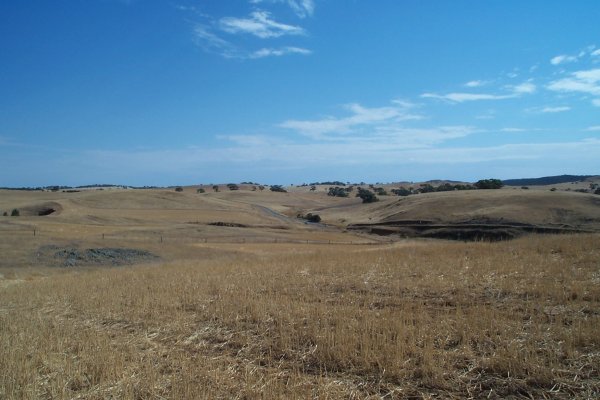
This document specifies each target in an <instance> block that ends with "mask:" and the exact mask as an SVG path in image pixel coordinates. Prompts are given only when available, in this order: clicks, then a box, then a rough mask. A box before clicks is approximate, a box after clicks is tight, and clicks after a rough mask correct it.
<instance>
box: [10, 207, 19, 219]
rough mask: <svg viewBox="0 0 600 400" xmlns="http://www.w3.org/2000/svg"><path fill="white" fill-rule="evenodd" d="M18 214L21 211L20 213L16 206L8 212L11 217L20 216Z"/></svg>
mask: <svg viewBox="0 0 600 400" xmlns="http://www.w3.org/2000/svg"><path fill="white" fill-rule="evenodd" d="M20 215H21V213H20V212H19V210H18V209H16V208H15V209H14V210H12V212H11V213H10V216H11V217H18V216H20Z"/></svg>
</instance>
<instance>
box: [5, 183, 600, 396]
mask: <svg viewBox="0 0 600 400" xmlns="http://www.w3.org/2000/svg"><path fill="white" fill-rule="evenodd" d="M13 208H18V209H20V210H21V211H22V213H21V216H19V217H10V216H7V217H0V371H3V373H2V374H0V398H7V399H12V398H21V399H37V398H57V399H67V398H124V399H139V398H156V399H158V398H172V399H181V398H187V399H196V398H240V399H242V398H244V399H248V398H334V399H337V398H339V399H342V398H344V399H345V398H432V397H438V398H461V397H464V396H465V393H467V394H468V395H469V396H471V397H473V398H484V397H485V398H496V399H499V398H506V397H513V398H544V397H547V398H594V397H598V395H599V394H600V376H599V375H598V370H597V368H596V366H597V365H598V364H600V358H599V357H598V354H600V335H599V334H598V329H597V327H598V325H599V324H600V319H599V318H600V291H599V289H598V288H599V287H600V285H599V281H598V279H599V277H598V261H597V260H598V259H599V258H600V253H599V252H598V249H600V234H598V233H595V234H578V235H562V236H548V235H533V234H532V235H529V236H527V237H524V238H520V239H516V240H512V241H503V242H498V243H487V242H471V243H463V242H456V241H454V242H449V241H445V240H432V239H420V238H418V239H406V238H403V237H402V235H400V234H398V233H399V232H400V231H396V234H391V235H388V236H382V235H380V234H377V235H374V234H370V233H368V231H366V230H357V229H349V226H350V225H352V224H357V223H363V224H369V225H374V226H376V227H375V228H373V229H383V228H386V229H406V226H400V227H399V228H398V227H397V226H396V225H398V224H400V225H401V224H402V223H406V222H407V221H409V222H410V223H415V222H414V221H417V225H418V226H424V225H426V226H427V227H428V228H431V227H432V226H434V229H437V230H440V229H447V228H442V227H443V226H446V227H448V226H450V225H452V224H467V225H469V224H471V225H469V226H477V229H483V228H481V227H480V226H479V225H481V224H484V225H485V224H487V226H489V227H490V228H491V229H493V230H498V229H507V228H500V225H502V224H504V225H507V224H513V225H517V224H524V225H526V224H530V225H535V226H552V227H570V228H572V229H575V228H577V229H584V230H590V231H595V230H597V229H598V224H599V221H600V212H599V209H600V196H595V195H590V194H584V193H575V192H566V191H554V192H551V191H549V190H522V189H512V188H509V189H502V190H478V191H465V192H439V193H429V194H419V195H412V196H409V197H404V198H400V197H396V196H381V201H379V202H377V203H373V204H362V203H361V200H360V199H358V198H356V197H348V198H334V197H330V196H327V194H326V192H325V190H317V191H315V192H312V191H310V190H309V189H307V188H305V187H303V188H294V189H292V190H290V192H289V193H273V192H269V191H267V190H265V191H262V192H261V191H252V189H251V186H250V187H242V188H241V190H237V191H229V190H222V191H220V192H212V191H211V192H207V193H204V194H198V193H196V188H192V187H189V188H184V189H183V191H182V192H176V191H175V190H167V189H148V190H124V189H110V190H86V191H81V192H75V193H66V192H41V191H39V192H38V191H36V192H25V191H0V210H9V211H10V210H12V209H13ZM49 210H53V212H51V213H48V211H49ZM41 211H43V213H44V214H47V215H39V214H40V212H41ZM307 212H314V213H318V214H320V215H321V216H322V217H323V221H324V223H323V224H313V223H307V222H306V221H304V220H302V219H299V218H297V214H298V213H307ZM411 221H412V222H411ZM394 224H396V225H394ZM427 224H429V225H427ZM377 226H381V227H383V228H381V227H380V228H377ZM370 229H371V228H370ZM461 229H462V228H461ZM388 233H389V232H388Z"/></svg>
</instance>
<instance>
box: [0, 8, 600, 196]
mask: <svg viewBox="0 0 600 400" xmlns="http://www.w3.org/2000/svg"><path fill="white" fill-rule="evenodd" d="M599 21H600V2H598V1H596V0H588V1H585V0H580V1H574V2H572V1H549V0H544V1H534V0H528V1H507V0H504V1H500V0H496V1H495V0H490V1H475V0H469V1H465V0H454V1H441V0H437V1H424V0H406V1H396V0H380V1H367V0H347V1H342V0H337V1H336V0H231V1H208V0H205V1H199V0H196V1H191V0H185V1H183V0H181V1H180V0H165V1H157V0H85V1H84V0H78V1H76V0H55V1H51V0H45V1H42V0H27V1H4V2H1V3H0V186H38V185H52V184H65V185H81V184H91V183H119V184H129V185H175V184H195V183H213V182H215V183H216V182H239V181H247V180H251V181H260V182H265V183H278V184H290V183H302V182H310V181H320V180H334V179H335V180H343V181H369V182H392V181H404V180H408V181H420V180H427V179H437V178H445V179H455V180H468V181H469V180H471V181H472V180H477V179H480V178H488V177H497V178H518V177H536V176H544V175H556V174H563V173H567V174H599V173H600V170H599V169H600V168H599V167H600V161H599V160H600V22H599Z"/></svg>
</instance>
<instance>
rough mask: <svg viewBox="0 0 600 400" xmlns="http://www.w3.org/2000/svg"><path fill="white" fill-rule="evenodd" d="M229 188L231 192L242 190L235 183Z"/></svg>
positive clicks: (228, 185) (229, 184)
mask: <svg viewBox="0 0 600 400" xmlns="http://www.w3.org/2000/svg"><path fill="white" fill-rule="evenodd" d="M227 187H228V188H229V190H240V187H239V186H238V185H236V184H235V183H228V184H227Z"/></svg>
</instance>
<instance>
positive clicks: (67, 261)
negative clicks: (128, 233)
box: [37, 245, 160, 267]
mask: <svg viewBox="0 0 600 400" xmlns="http://www.w3.org/2000/svg"><path fill="white" fill-rule="evenodd" d="M37 257H38V259H45V260H47V261H48V264H50V265H58V266H63V267H78V266H120V265H132V264H139V263H143V262H149V261H156V260H158V259H159V258H160V257H158V256H157V255H155V254H153V253H151V252H149V251H146V250H140V249H131V248H89V249H79V248H76V247H59V246H54V245H48V246H42V247H40V248H39V249H38V252H37Z"/></svg>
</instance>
